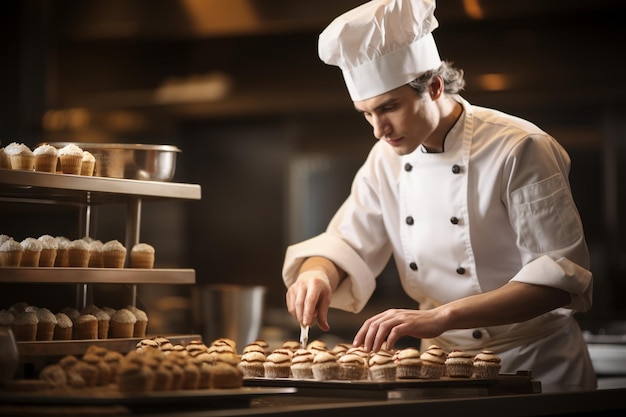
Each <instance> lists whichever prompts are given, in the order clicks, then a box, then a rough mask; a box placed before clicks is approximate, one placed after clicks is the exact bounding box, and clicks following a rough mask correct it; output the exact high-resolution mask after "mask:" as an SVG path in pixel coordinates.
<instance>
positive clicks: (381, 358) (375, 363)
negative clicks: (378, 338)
mask: <svg viewBox="0 0 626 417" xmlns="http://www.w3.org/2000/svg"><path fill="white" fill-rule="evenodd" d="M396 370H397V365H396V364H395V362H394V360H393V354H392V353H391V352H387V351H386V350H381V351H378V352H375V353H374V354H372V355H371V356H370V358H369V378H370V379H371V380H372V381H393V380H395V379H396Z"/></svg>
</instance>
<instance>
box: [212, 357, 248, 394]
mask: <svg viewBox="0 0 626 417" xmlns="http://www.w3.org/2000/svg"><path fill="white" fill-rule="evenodd" d="M242 385H243V372H242V371H241V369H239V367H237V364H236V362H233V361H222V360H217V361H216V362H215V364H214V365H213V366H212V367H211V388H215V389H234V388H241V386H242Z"/></svg>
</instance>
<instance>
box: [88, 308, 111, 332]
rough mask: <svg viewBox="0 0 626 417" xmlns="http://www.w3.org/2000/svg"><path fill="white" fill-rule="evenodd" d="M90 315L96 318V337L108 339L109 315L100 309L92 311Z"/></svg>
mask: <svg viewBox="0 0 626 417" xmlns="http://www.w3.org/2000/svg"><path fill="white" fill-rule="evenodd" d="M92 315H93V316H94V317H95V318H96V319H97V320H98V339H108V338H109V327H110V323H111V316H109V315H108V314H107V313H105V312H104V311H102V310H100V309H98V310H96V311H94V312H93V313H92Z"/></svg>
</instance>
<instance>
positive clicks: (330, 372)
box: [313, 363, 339, 381]
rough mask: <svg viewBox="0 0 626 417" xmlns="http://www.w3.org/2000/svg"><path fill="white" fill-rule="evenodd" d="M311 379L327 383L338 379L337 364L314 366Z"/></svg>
mask: <svg viewBox="0 0 626 417" xmlns="http://www.w3.org/2000/svg"><path fill="white" fill-rule="evenodd" d="M313 378H314V379H316V380H317V381H328V380H331V379H339V365H338V364H336V363H335V364H321V365H319V364H314V365H313Z"/></svg>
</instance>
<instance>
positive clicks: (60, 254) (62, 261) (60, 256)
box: [54, 236, 71, 267]
mask: <svg viewBox="0 0 626 417" xmlns="http://www.w3.org/2000/svg"><path fill="white" fill-rule="evenodd" d="M54 239H55V240H56V241H57V257H56V258H55V259H54V266H59V267H66V266H69V255H68V252H69V251H68V246H69V244H70V243H71V240H69V239H68V238H66V237H64V236H57V237H55V238H54Z"/></svg>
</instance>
